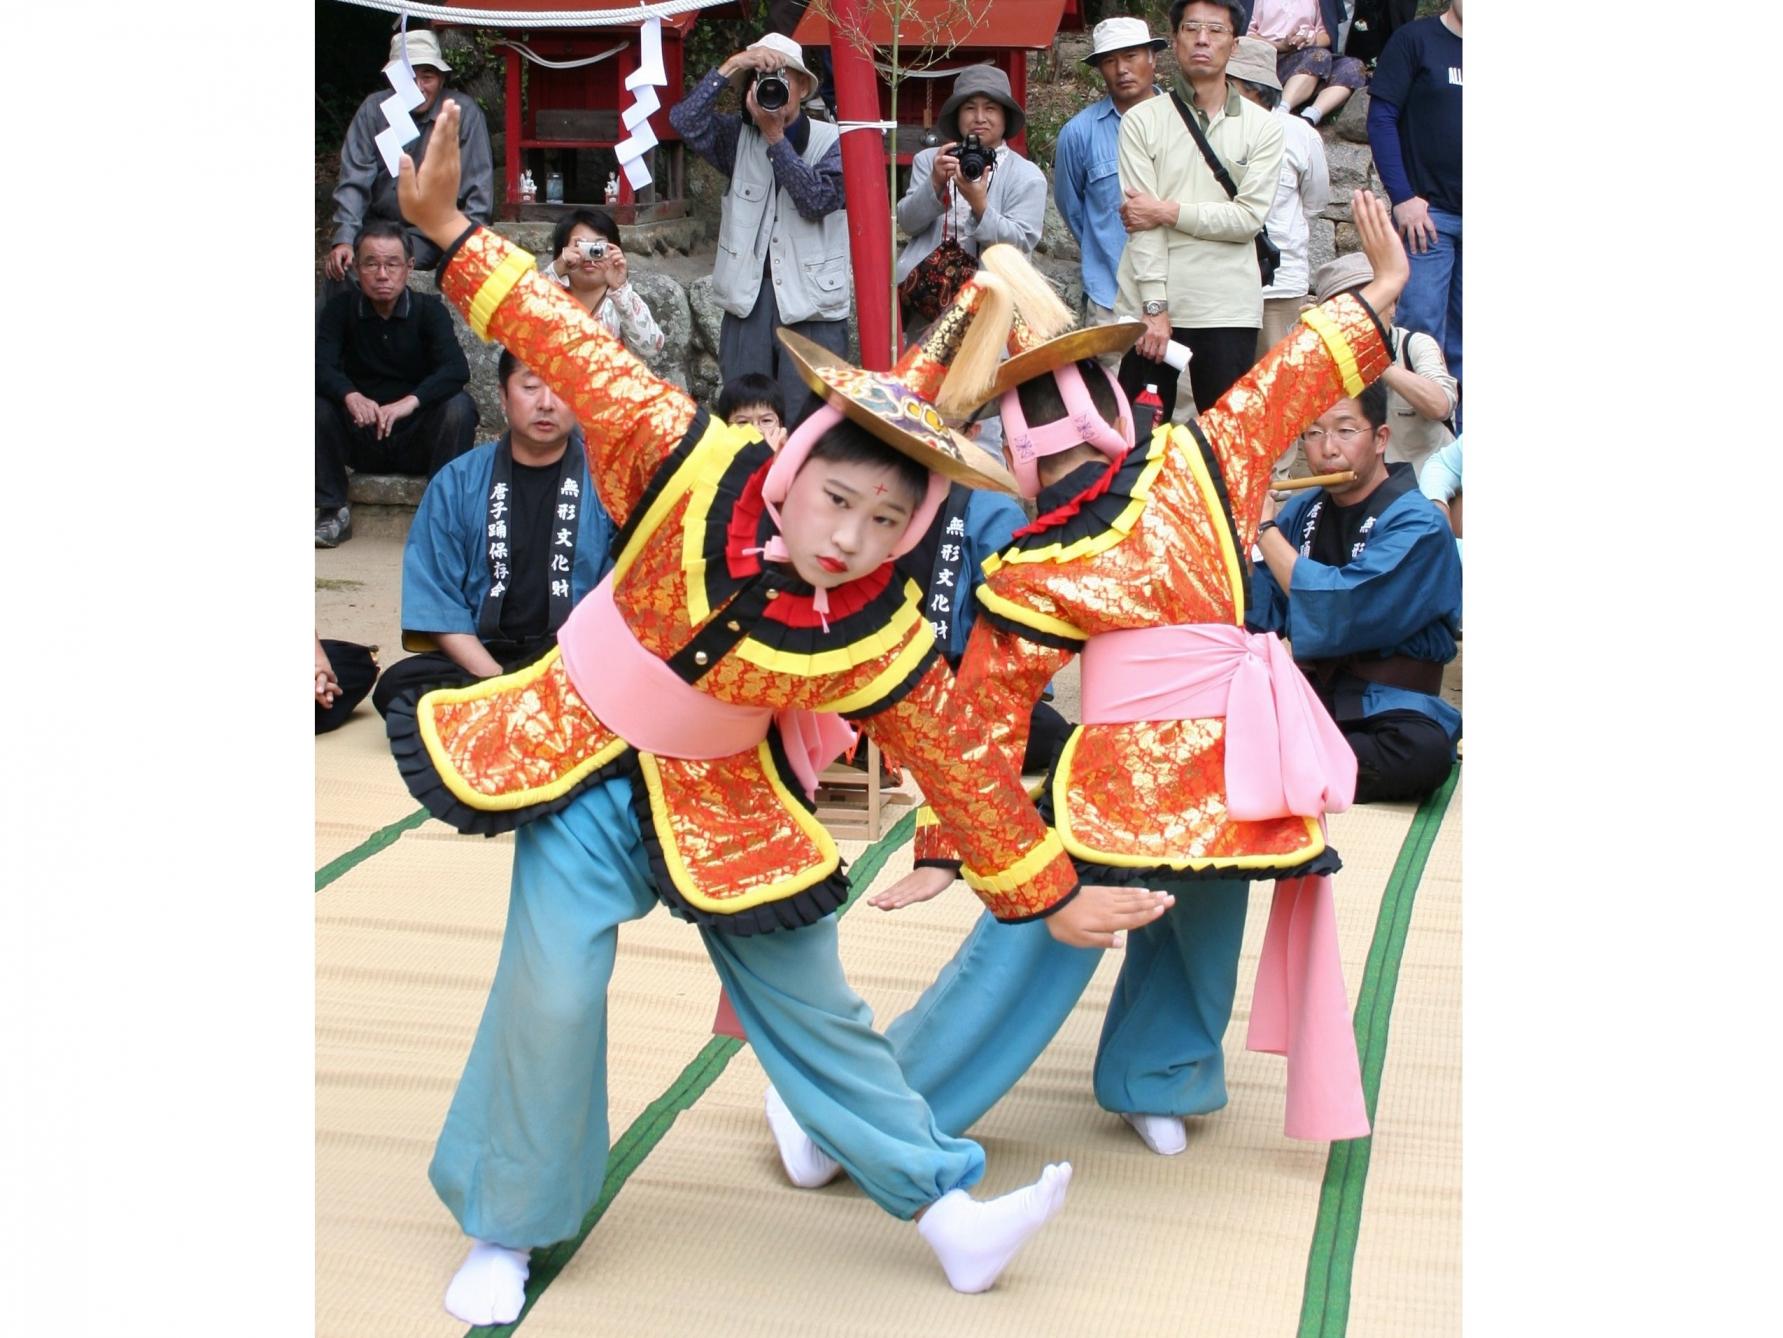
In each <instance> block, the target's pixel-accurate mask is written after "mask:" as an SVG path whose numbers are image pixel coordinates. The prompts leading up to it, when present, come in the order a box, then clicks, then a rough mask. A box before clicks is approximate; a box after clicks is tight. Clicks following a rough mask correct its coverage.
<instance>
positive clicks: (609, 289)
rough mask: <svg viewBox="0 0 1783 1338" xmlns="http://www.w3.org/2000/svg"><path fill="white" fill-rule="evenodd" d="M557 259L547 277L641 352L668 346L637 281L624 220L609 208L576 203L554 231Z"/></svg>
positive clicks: (648, 353)
mask: <svg viewBox="0 0 1783 1338" xmlns="http://www.w3.org/2000/svg"><path fill="white" fill-rule="evenodd" d="M551 254H552V256H553V257H554V259H553V260H552V261H551V263H550V264H549V265H547V266H546V267H545V277H546V278H547V279H552V280H554V281H555V282H557V283H558V284H559V285H561V286H562V287H564V288H567V289H568V290H569V294H570V296H571V297H573V298H575V299H576V301H577V302H579V303H580V304H581V305H582V309H583V310H584V311H587V312H588V313H589V314H590V315H592V316H593V317H594V318H595V319H596V320H598V321H599V322H600V323H601V324H602V325H604V326H606V327H607V329H608V331H609V332H610V333H611V334H613V335H614V336H615V337H616V338H617V339H619V340H620V342H622V343H623V344H624V345H625V346H626V347H627V348H628V349H630V350H631V351H632V352H633V353H636V354H637V355H638V356H639V357H642V358H648V357H651V356H653V355H655V354H657V353H660V352H662V345H663V336H662V330H661V329H660V328H659V327H658V326H657V324H656V318H655V317H654V316H652V315H651V314H650V307H649V306H648V304H646V303H645V301H644V299H643V298H642V297H640V296H639V295H638V291H637V289H635V288H633V287H632V286H631V278H630V271H629V269H628V267H627V263H626V259H625V252H624V251H623V250H622V249H621V248H620V245H619V225H618V224H617V223H615V222H614V221H613V217H612V215H611V214H609V213H607V211H606V210H604V209H571V210H569V211H568V212H567V213H564V214H562V215H560V216H559V217H558V220H557V226H556V227H555V228H553V229H552V231H551Z"/></svg>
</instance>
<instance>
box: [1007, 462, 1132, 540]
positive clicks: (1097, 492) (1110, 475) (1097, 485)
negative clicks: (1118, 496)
mask: <svg viewBox="0 0 1783 1338" xmlns="http://www.w3.org/2000/svg"><path fill="white" fill-rule="evenodd" d="M1126 459H1127V457H1126V454H1125V453H1124V452H1123V453H1122V454H1121V455H1119V456H1117V457H1116V458H1115V459H1113V460H1110V461H1109V462H1108V468H1106V469H1104V470H1103V471H1102V474H1101V476H1100V477H1099V478H1097V480H1096V481H1095V482H1094V483H1092V484H1090V486H1089V487H1087V488H1085V489H1084V490H1083V491H1082V492H1080V493H1078V494H1077V496H1075V497H1073V498H1072V499H1071V500H1070V501H1069V502H1066V503H1065V504H1064V505H1063V506H1061V507H1055V508H1054V509H1053V510H1051V511H1048V512H1047V513H1046V514H1045V515H1043V516H1038V517H1036V518H1035V520H1034V522H1033V523H1032V524H1030V525H1024V526H1022V527H1021V528H1020V529H1019V530H1017V531H1016V532H1015V533H1014V534H1012V535H1011V536H1010V538H1012V539H1025V538H1027V537H1028V536H1029V535H1030V534H1039V533H1040V532H1041V531H1042V530H1049V529H1051V528H1052V527H1053V526H1054V525H1059V524H1063V523H1064V522H1065V521H1067V520H1070V519H1071V517H1073V516H1075V515H1076V514H1077V513H1078V511H1079V509H1081V508H1082V507H1083V505H1084V504H1085V503H1086V502H1093V501H1095V500H1096V498H1098V497H1100V496H1101V495H1102V494H1103V493H1105V492H1107V491H1108V489H1109V485H1110V484H1112V483H1113V482H1114V476H1115V475H1116V474H1117V473H1119V472H1120V468H1121V465H1122V464H1123V463H1125V462H1126Z"/></svg>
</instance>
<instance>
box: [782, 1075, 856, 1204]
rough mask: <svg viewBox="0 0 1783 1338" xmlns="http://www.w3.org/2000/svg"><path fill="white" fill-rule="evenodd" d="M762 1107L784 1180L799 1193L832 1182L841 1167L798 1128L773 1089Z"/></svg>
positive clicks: (797, 1123)
mask: <svg viewBox="0 0 1783 1338" xmlns="http://www.w3.org/2000/svg"><path fill="white" fill-rule="evenodd" d="M763 1104H764V1105H765V1106H766V1107H767V1111H768V1128H769V1129H770V1130H771V1131H772V1132H773V1135H774V1146H775V1147H776V1148H778V1149H779V1150H780V1164H781V1165H782V1166H783V1167H785V1168H786V1178H787V1179H788V1180H790V1181H792V1182H793V1184H795V1185H797V1186H798V1187H799V1188H800V1189H816V1188H817V1187H818V1186H819V1185H827V1184H829V1182H830V1181H832V1180H834V1179H835V1178H836V1174H837V1172H839V1171H840V1170H841V1169H842V1168H841V1166H840V1165H838V1164H837V1162H836V1159H835V1158H834V1157H832V1156H830V1155H829V1153H827V1152H825V1151H824V1150H823V1149H822V1148H820V1147H818V1146H817V1144H816V1143H814V1142H812V1141H811V1135H810V1134H808V1133H806V1132H805V1131H804V1130H803V1129H802V1128H800V1127H799V1122H798V1121H797V1120H796V1119H794V1118H793V1114H792V1112H791V1111H790V1110H788V1109H787V1108H786V1102H784V1101H782V1100H781V1099H780V1093H778V1092H776V1091H775V1090H774V1089H773V1087H772V1086H770V1087H769V1088H768V1095H767V1097H766V1098H765V1100H764V1102H763Z"/></svg>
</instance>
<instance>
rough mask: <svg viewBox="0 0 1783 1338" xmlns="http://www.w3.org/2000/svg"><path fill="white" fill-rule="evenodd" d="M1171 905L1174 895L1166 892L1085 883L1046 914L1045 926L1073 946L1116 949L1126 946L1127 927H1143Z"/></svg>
mask: <svg viewBox="0 0 1783 1338" xmlns="http://www.w3.org/2000/svg"><path fill="white" fill-rule="evenodd" d="M1174 905H1176V898H1175V897H1174V896H1172V895H1171V894H1170V893H1168V892H1153V891H1151V890H1150V889H1149V888H1144V887H1107V886H1104V885H1102V884H1099V883H1086V884H1085V885H1084V886H1083V887H1081V888H1079V889H1078V891H1077V895H1076V896H1075V897H1072V898H1071V900H1070V901H1068V902H1066V903H1065V904H1064V905H1063V906H1061V907H1060V908H1059V909H1058V910H1056V911H1054V912H1053V913H1052V914H1051V915H1049V916H1047V917H1046V927H1047V930H1048V931H1049V932H1050V933H1051V934H1052V936H1053V937H1054V938H1056V939H1057V940H1058V941H1059V942H1060V943H1064V944H1067V945H1069V946H1070V947H1073V948H1119V947H1124V946H1125V945H1126V942H1127V931H1128V930H1129V929H1143V928H1145V926H1146V925H1148V924H1150V923H1151V922H1152V921H1153V920H1155V919H1157V918H1158V917H1159V916H1160V915H1162V914H1163V913H1164V912H1165V911H1167V910H1169V909H1170V908H1171V907H1172V906H1174Z"/></svg>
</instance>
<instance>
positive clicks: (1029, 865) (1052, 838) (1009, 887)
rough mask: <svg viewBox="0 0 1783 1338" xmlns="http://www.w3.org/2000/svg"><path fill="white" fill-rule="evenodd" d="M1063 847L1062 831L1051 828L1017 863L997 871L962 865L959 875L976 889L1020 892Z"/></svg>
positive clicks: (1059, 853)
mask: <svg viewBox="0 0 1783 1338" xmlns="http://www.w3.org/2000/svg"><path fill="white" fill-rule="evenodd" d="M1063 853H1064V848H1063V847H1062V846H1061V845H1060V844H1059V834H1058V833H1057V832H1055V831H1053V830H1051V829H1050V828H1049V829H1048V830H1047V833H1046V836H1045V838H1044V839H1042V840H1041V842H1040V844H1039V845H1037V846H1035V847H1034V848H1033V849H1031V850H1030V851H1028V853H1027V854H1025V855H1023V856H1022V857H1021V858H1020V859H1018V860H1017V861H1016V862H1015V863H1014V864H1011V865H1010V866H1009V867H1008V868H1006V869H1000V870H998V871H997V872H996V873H979V872H978V871H977V870H976V869H970V868H967V867H965V866H964V865H962V866H961V868H960V877H962V878H964V879H965V880H966V886H967V887H969V888H971V889H972V890H973V891H974V892H992V893H1002V892H1017V891H1020V890H1021V889H1022V888H1023V887H1026V886H1027V885H1028V884H1029V883H1031V882H1033V881H1034V880H1035V879H1036V878H1038V877H1039V876H1040V872H1041V870H1043V869H1045V868H1046V866H1047V865H1049V864H1051V863H1052V862H1053V861H1054V860H1055V859H1057V858H1058V857H1059V856H1060V855H1061V854H1063Z"/></svg>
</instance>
